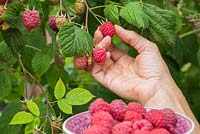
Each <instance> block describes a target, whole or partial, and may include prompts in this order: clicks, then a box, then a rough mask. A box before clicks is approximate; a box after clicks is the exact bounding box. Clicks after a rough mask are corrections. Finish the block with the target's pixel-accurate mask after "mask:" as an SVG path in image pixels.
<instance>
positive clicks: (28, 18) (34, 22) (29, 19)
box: [22, 10, 40, 30]
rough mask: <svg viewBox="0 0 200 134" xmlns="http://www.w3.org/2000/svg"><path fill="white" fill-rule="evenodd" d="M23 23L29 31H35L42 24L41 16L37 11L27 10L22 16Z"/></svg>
mask: <svg viewBox="0 0 200 134" xmlns="http://www.w3.org/2000/svg"><path fill="white" fill-rule="evenodd" d="M22 22H23V24H24V26H25V27H26V28H27V29H29V30H33V29H35V28H37V27H38V26H39V24H40V14H39V12H38V11H37V10H32V11H30V10H26V11H24V12H23V15H22Z"/></svg>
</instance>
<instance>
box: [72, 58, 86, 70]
mask: <svg viewBox="0 0 200 134" xmlns="http://www.w3.org/2000/svg"><path fill="white" fill-rule="evenodd" d="M74 66H75V67H76V68H77V69H85V68H86V67H87V58H86V57H85V56H82V57H81V56H76V57H74Z"/></svg>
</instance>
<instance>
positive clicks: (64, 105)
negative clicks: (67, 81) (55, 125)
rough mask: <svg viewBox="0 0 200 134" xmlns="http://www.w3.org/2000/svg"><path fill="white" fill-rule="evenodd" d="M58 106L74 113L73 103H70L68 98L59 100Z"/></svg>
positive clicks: (69, 112)
mask: <svg viewBox="0 0 200 134" xmlns="http://www.w3.org/2000/svg"><path fill="white" fill-rule="evenodd" d="M58 107H59V108H60V110H61V111H63V112H64V113H66V114H72V105H70V104H68V103H67V100H66V99H62V100H59V101H58Z"/></svg>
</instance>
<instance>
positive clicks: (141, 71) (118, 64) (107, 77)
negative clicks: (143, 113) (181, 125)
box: [91, 25, 200, 134]
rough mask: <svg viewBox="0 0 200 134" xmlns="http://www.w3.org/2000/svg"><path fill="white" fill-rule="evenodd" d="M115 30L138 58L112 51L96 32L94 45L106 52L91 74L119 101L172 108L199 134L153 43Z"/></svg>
mask: <svg viewBox="0 0 200 134" xmlns="http://www.w3.org/2000/svg"><path fill="white" fill-rule="evenodd" d="M115 30H116V35H117V36H118V37H119V38H120V39H121V40H122V41H124V42H125V43H127V44H129V45H131V46H132V47H133V48H134V49H136V50H137V51H138V55H137V56H136V57H130V56H129V55H128V54H126V53H124V52H122V51H120V50H119V49H117V48H115V47H114V45H113V44H112V42H111V37H109V36H106V37H105V38H104V37H103V35H102V33H101V32H100V31H99V30H97V31H96V32H95V35H94V43H95V44H96V47H97V48H98V47H104V48H105V49H107V51H108V52H107V59H106V61H105V62H104V63H103V64H98V63H94V65H93V67H92V70H91V75H92V76H93V77H94V78H95V79H96V80H97V81H98V82H99V83H101V84H102V85H104V86H105V87H107V88H108V89H110V90H111V91H112V92H114V93H116V94H117V95H119V96H121V97H122V98H126V99H130V100H135V101H138V102H140V103H141V104H143V105H144V106H146V107H157V108H172V109H173V110H175V111H176V112H179V113H182V114H185V115H187V116H188V117H190V118H191V119H192V120H193V121H194V124H195V129H194V134H199V132H200V127H199V123H198V121H197V120H196V118H195V116H194V114H193V113H192V111H191V109H190V107H189V105H188V103H187V101H186V99H185V97H184V95H183V94H182V92H181V91H180V89H179V88H178V86H177V85H176V83H175V82H174V80H173V78H172V77H171V75H170V72H169V70H168V67H167V65H166V63H165V62H164V60H163V58H162V56H161V54H160V52H159V49H158V47H157V46H156V44H154V43H152V42H151V41H149V40H147V39H145V38H143V37H142V36H140V35H138V34H137V33H135V32H133V31H128V30H125V29H123V28H122V27H120V26H117V25H115Z"/></svg>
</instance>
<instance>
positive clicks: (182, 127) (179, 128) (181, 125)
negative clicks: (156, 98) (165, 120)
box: [175, 118, 188, 134]
mask: <svg viewBox="0 0 200 134" xmlns="http://www.w3.org/2000/svg"><path fill="white" fill-rule="evenodd" d="M187 130H188V124H187V122H186V121H185V120H184V119H183V118H177V123H176V125H175V132H176V134H183V133H185V132H186V131H187Z"/></svg>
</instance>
